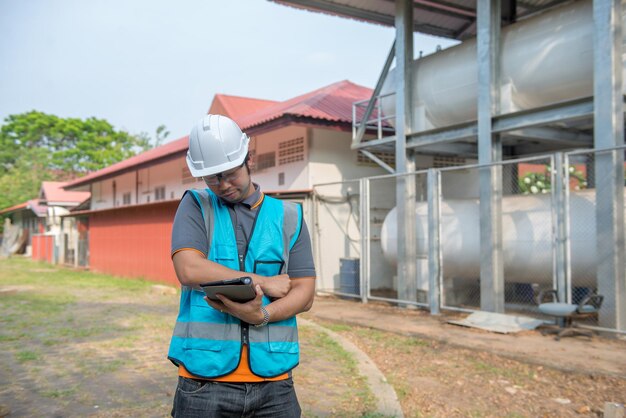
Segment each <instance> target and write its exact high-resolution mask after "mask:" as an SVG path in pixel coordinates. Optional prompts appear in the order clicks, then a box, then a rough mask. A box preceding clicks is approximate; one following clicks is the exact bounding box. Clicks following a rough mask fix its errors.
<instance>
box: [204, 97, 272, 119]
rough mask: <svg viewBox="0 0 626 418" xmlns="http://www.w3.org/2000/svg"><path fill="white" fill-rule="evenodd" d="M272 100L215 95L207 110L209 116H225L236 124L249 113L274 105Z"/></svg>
mask: <svg viewBox="0 0 626 418" xmlns="http://www.w3.org/2000/svg"><path fill="white" fill-rule="evenodd" d="M276 103H278V102H276V101H274V100H263V99H252V98H250V97H241V96H229V95H226V94H216V95H215V97H214V98H213V103H211V107H210V108H209V111H208V113H209V114H218V115H226V116H228V117H229V118H231V119H233V120H234V121H235V122H238V121H239V120H240V119H241V118H244V117H246V116H247V115H249V114H251V113H255V112H258V111H259V110H262V109H264V108H266V107H269V106H272V105H275V104H276Z"/></svg>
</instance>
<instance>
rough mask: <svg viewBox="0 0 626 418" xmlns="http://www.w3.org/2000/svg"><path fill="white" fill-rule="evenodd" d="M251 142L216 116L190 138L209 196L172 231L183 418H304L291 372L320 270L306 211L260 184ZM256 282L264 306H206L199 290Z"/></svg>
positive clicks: (175, 355)
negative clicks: (253, 172) (301, 320)
mask: <svg viewBox="0 0 626 418" xmlns="http://www.w3.org/2000/svg"><path fill="white" fill-rule="evenodd" d="M248 143H249V138H248V136H247V135H246V134H244V133H242V132H241V129H240V128H239V127H238V126H237V124H236V123H235V122H234V121H232V120H231V119H229V118H227V117H225V116H220V115H207V116H205V117H204V118H202V119H201V120H200V121H199V122H198V124H197V125H196V126H195V127H194V128H193V130H192V131H191V134H190V136H189V151H188V153H187V165H188V167H189V170H190V171H191V174H192V175H193V176H194V177H202V178H203V179H204V181H205V183H206V185H207V186H208V189H205V190H192V191H188V192H186V193H185V195H184V196H183V198H182V200H181V203H180V205H179V207H178V210H177V212H176V217H175V219H174V225H173V229H172V260H173V263H174V269H175V271H176V275H177V277H178V280H179V281H180V283H181V285H182V292H181V299H180V308H179V314H178V318H177V322H176V326H175V329H174V335H173V336H172V341H171V343H170V350H169V354H168V358H169V359H170V360H171V361H172V362H173V363H174V364H175V365H177V366H178V368H179V379H178V387H177V389H176V394H175V397H174V405H173V409H172V416H174V417H200V416H202V417H221V416H224V417H231V416H237V417H242V416H246V417H248V416H250V417H252V416H256V417H298V416H300V406H299V404H298V400H297V398H296V394H295V390H294V387H293V382H292V380H291V369H293V368H294V367H296V366H297V365H298V362H299V346H298V334H297V326H296V319H295V315H297V314H298V313H301V312H305V311H307V310H309V309H310V308H311V305H312V304H313V297H314V293H315V268H314V265H313V257H312V254H311V243H310V238H309V233H308V230H307V227H306V224H305V223H304V221H303V219H302V208H301V207H300V206H299V205H297V204H295V203H291V202H283V201H280V200H277V199H273V198H271V197H269V196H265V195H264V194H263V193H262V192H261V190H260V189H259V187H258V185H256V184H254V183H252V179H251V177H250V169H249V166H248ZM242 276H249V277H251V278H252V280H253V283H254V286H255V289H256V298H255V299H253V300H252V301H250V302H246V303H237V302H234V301H232V300H229V299H228V298H226V297H224V296H220V301H219V302H215V301H211V300H209V299H207V298H205V295H204V293H203V292H202V290H201V289H200V288H199V286H198V285H199V284H201V283H207V282H212V281H218V280H224V279H232V278H238V277H242Z"/></svg>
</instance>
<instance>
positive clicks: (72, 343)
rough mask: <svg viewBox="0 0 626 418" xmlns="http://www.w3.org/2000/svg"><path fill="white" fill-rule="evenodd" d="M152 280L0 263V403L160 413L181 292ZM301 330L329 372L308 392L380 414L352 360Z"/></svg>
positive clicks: (21, 261) (341, 409)
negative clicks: (1, 385) (165, 291)
mask: <svg viewBox="0 0 626 418" xmlns="http://www.w3.org/2000/svg"><path fill="white" fill-rule="evenodd" d="M153 284H154V283H152V282H147V281H145V280H134V279H126V278H119V277H114V276H110V275H105V274H96V273H91V272H87V271H75V270H71V269H66V268H63V267H56V266H50V265H47V264H42V263H38V262H33V261H32V260H29V259H25V258H20V257H14V258H10V259H0V287H7V286H10V287H11V288H15V289H17V290H15V291H13V292H7V293H0V310H1V312H2V315H1V316H0V343H1V344H2V347H3V350H0V381H11V382H12V385H11V387H10V388H8V389H7V390H5V391H2V392H0V405H9V406H17V405H19V408H20V410H21V411H23V414H24V415H25V416H40V411H39V409H38V408H40V407H41V404H45V405H46V408H47V409H48V410H50V411H57V412H58V414H59V416H61V415H62V416H83V415H84V413H85V411H92V410H93V405H99V409H98V411H99V413H104V414H105V415H106V416H166V415H167V414H168V413H169V411H170V409H171V401H172V397H173V391H174V388H175V384H176V369H175V368H174V367H173V366H172V365H171V363H170V362H169V361H168V360H167V358H166V356H167V347H168V344H169V339H170V336H171V332H172V327H173V325H174V323H175V320H176V310H177V306H178V297H177V296H174V295H162V294H159V293H155V292H152V291H151V286H152V285H153ZM337 329H344V328H342V327H337ZM303 331H305V332H302V333H301V341H303V340H304V339H307V340H309V341H307V343H308V346H307V347H311V348H312V349H311V353H308V355H312V356H311V357H310V358H312V359H313V360H314V362H315V364H320V365H322V366H323V367H328V370H329V374H328V375H321V376H314V377H315V379H313V380H312V381H311V383H312V384H313V385H314V387H311V388H310V389H309V391H310V392H311V393H314V394H317V392H318V390H319V389H320V388H325V390H326V393H332V394H333V395H336V399H337V400H336V401H333V402H334V403H333V407H332V408H333V411H334V412H333V414H335V413H336V415H333V416H342V417H343V416H345V417H351V416H355V417H356V416H362V417H370V418H375V417H380V415H377V414H376V413H374V412H372V411H373V410H375V408H374V396H373V394H372V393H371V392H370V391H369V388H368V386H367V383H366V381H365V380H364V378H363V377H361V376H359V374H358V368H357V365H356V361H355V360H354V358H352V356H351V355H350V354H349V353H347V352H345V351H344V350H343V349H342V348H341V346H340V345H339V344H337V343H336V342H335V341H333V340H332V339H331V338H330V337H328V336H327V335H326V334H325V333H322V332H319V331H312V330H308V331H307V330H304V329H303ZM305 369H306V365H304V364H303V365H301V366H300V367H299V368H298V370H297V371H296V372H295V374H298V373H302V370H305ZM310 370H313V369H310ZM329 378H332V379H334V380H333V381H332V382H331V381H329ZM335 380H336V381H335ZM33 382H36V383H37V384H36V385H33V384H32V383H33ZM301 387H302V386H299V389H300V388H301ZM26 392H28V393H29V396H28V398H24V399H18V398H19V396H20V394H21V393H26ZM311 399H312V400H315V401H316V402H317V398H315V397H314V396H312V397H311ZM355 408H356V410H358V411H359V412H358V413H353V411H355ZM105 411H106V412H105ZM57 412H55V413H57ZM135 412H136V413H135ZM305 416H306V411H305Z"/></svg>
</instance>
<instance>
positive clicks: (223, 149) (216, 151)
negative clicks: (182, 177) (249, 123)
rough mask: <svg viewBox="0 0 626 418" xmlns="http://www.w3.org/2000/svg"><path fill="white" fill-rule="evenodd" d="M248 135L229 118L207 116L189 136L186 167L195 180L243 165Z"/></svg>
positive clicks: (246, 151)
mask: <svg viewBox="0 0 626 418" xmlns="http://www.w3.org/2000/svg"><path fill="white" fill-rule="evenodd" d="M248 142H250V139H249V138H248V135H246V134H244V133H243V132H241V129H239V126H237V124H236V123H235V122H234V121H233V120H232V119H230V118H227V117H226V116H222V115H206V116H204V117H203V118H202V119H200V120H199V121H198V122H197V123H196V125H195V126H194V127H193V129H192V130H191V134H190V135H189V151H187V166H189V171H191V175H192V176H194V177H203V176H210V175H213V174H217V173H221V172H223V171H227V170H230V169H232V168H235V167H239V166H240V165H242V164H243V162H244V161H245V159H246V155H247V154H248Z"/></svg>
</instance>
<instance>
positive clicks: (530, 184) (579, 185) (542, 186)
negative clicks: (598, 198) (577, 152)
mask: <svg viewBox="0 0 626 418" xmlns="http://www.w3.org/2000/svg"><path fill="white" fill-rule="evenodd" d="M551 170H552V168H551V167H550V166H549V165H546V169H545V171H544V172H542V173H528V174H525V175H524V176H523V177H521V178H520V179H519V181H518V185H519V189H520V192H522V193H523V194H539V193H548V192H549V191H550V189H551V188H552V178H551V176H550V172H551ZM568 171H569V177H570V181H572V180H573V184H572V185H573V187H574V189H575V190H581V189H585V188H587V180H586V178H585V175H584V174H583V173H582V172H581V171H580V170H577V169H576V167H575V166H573V165H570V166H569V167H568Z"/></svg>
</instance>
